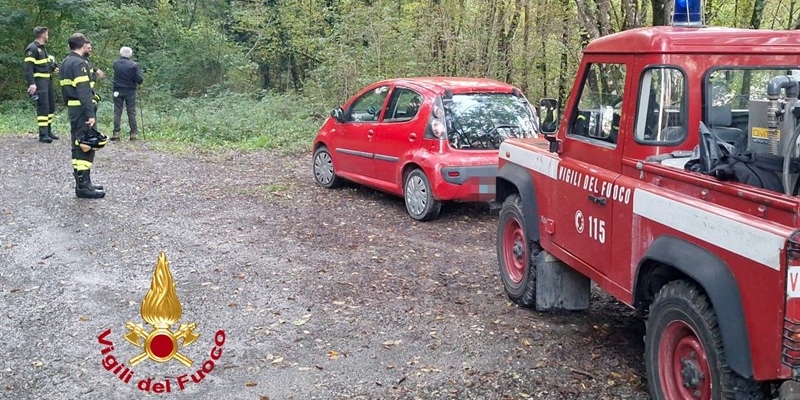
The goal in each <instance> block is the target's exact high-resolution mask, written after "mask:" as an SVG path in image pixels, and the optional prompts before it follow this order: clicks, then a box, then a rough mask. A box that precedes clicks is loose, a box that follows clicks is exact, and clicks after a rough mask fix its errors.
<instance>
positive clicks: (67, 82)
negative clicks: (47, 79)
mask: <svg viewBox="0 0 800 400" xmlns="http://www.w3.org/2000/svg"><path fill="white" fill-rule="evenodd" d="M81 82H89V77H88V76H86V75H84V76H79V77H77V78H75V79H62V80H61V86H78V84H79V83H81ZM89 86H91V87H94V82H90V83H89Z"/></svg>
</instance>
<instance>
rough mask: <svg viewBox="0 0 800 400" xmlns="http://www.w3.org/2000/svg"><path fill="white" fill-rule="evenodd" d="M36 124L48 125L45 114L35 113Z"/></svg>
mask: <svg viewBox="0 0 800 400" xmlns="http://www.w3.org/2000/svg"><path fill="white" fill-rule="evenodd" d="M36 125H38V126H47V125H49V123H48V118H47V115H37V116H36Z"/></svg>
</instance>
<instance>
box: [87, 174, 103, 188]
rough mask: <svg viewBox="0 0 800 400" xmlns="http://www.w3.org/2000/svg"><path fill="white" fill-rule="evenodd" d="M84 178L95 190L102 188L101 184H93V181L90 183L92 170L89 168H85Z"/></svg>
mask: <svg viewBox="0 0 800 400" xmlns="http://www.w3.org/2000/svg"><path fill="white" fill-rule="evenodd" d="M86 179H87V180H88V181H89V186H91V187H93V188H95V189H97V190H103V185H95V184H94V183H92V170H90V169H87V170H86Z"/></svg>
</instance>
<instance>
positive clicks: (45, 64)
mask: <svg viewBox="0 0 800 400" xmlns="http://www.w3.org/2000/svg"><path fill="white" fill-rule="evenodd" d="M23 64H25V80H26V81H27V82H28V85H29V86H30V85H33V84H34V83H36V81H35V78H50V77H51V74H52V72H53V70H54V69H55V68H56V67H57V65H56V59H55V57H52V56H50V55H49V54H47V48H46V47H45V46H44V45H43V44H39V42H37V41H35V40H34V41H33V42H31V44H29V45H28V47H26V48H25V59H24V60H23Z"/></svg>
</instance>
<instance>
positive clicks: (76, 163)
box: [72, 140, 92, 171]
mask: <svg viewBox="0 0 800 400" xmlns="http://www.w3.org/2000/svg"><path fill="white" fill-rule="evenodd" d="M75 145H76V146H77V145H78V141H77V140H76V141H75ZM72 168H75V170H76V171H86V170H88V169H91V168H92V163H91V162H89V161H86V160H77V159H74V158H73V159H72Z"/></svg>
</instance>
